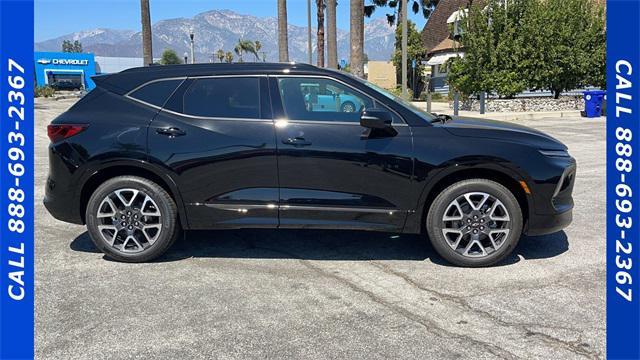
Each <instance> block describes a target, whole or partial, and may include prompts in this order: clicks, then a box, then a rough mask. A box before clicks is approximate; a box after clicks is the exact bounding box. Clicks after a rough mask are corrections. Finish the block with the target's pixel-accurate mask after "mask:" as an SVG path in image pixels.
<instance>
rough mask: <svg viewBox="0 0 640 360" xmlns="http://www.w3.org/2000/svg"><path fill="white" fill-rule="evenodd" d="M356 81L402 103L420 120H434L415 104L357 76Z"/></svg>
mask: <svg viewBox="0 0 640 360" xmlns="http://www.w3.org/2000/svg"><path fill="white" fill-rule="evenodd" d="M352 77H353V78H354V79H356V80H358V81H360V82H362V83H363V84H365V85H367V86H368V87H370V88H371V89H373V90H375V91H376V92H377V93H379V94H381V95H384V96H386V97H388V98H389V99H391V100H393V101H395V102H397V103H400V105H403V106H404V107H405V108H407V110H410V111H411V112H413V113H414V114H416V115H418V116H419V117H420V118H422V119H424V120H426V121H429V122H430V121H431V120H433V119H434V116H433V115H431V114H429V113H428V112H427V111H426V109H421V108H419V107H418V106H416V105H414V104H413V103H411V102H410V101H407V100H405V99H403V98H401V97H399V96H395V95H393V94H392V93H390V92H389V91H388V90H385V89H383V88H381V87H380V86H378V85H376V84H373V83H370V82H368V81H366V80H363V79H360V78H358V77H356V76H352Z"/></svg>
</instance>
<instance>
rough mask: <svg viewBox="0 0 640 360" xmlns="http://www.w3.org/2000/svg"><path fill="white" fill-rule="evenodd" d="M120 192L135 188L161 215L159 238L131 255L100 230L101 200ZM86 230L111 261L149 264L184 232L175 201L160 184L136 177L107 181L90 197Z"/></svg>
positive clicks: (119, 177)
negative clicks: (113, 244)
mask: <svg viewBox="0 0 640 360" xmlns="http://www.w3.org/2000/svg"><path fill="white" fill-rule="evenodd" d="M119 189H136V190H140V191H143V192H144V193H145V194H146V195H148V196H149V197H150V198H151V199H152V200H153V201H154V202H155V204H157V207H158V209H157V210H159V212H160V214H161V215H160V219H159V224H161V230H160V231H159V235H157V239H156V240H155V242H153V244H152V245H150V246H149V247H148V248H144V250H141V251H139V252H135V253H128V252H122V251H120V250H119V249H117V248H115V247H112V246H111V245H110V244H109V243H108V242H107V241H106V240H105V239H103V236H102V235H101V234H100V231H99V230H98V225H100V221H101V220H99V219H98V217H97V213H98V211H99V207H100V205H101V203H102V200H103V199H105V197H106V196H107V195H109V194H111V193H113V192H114V191H117V190H119ZM86 223H87V230H88V232H89V236H90V237H91V240H92V241H93V243H94V244H95V245H96V247H97V248H98V249H99V250H100V251H102V252H103V253H104V254H105V255H107V256H108V257H109V258H111V259H114V260H117V261H122V262H131V263H136V262H146V261H150V260H153V259H155V258H157V257H159V256H160V255H162V254H163V253H165V252H166V251H167V250H168V249H169V248H170V247H171V245H173V243H174V242H175V241H176V239H177V238H178V237H179V235H180V232H181V227H180V222H179V221H178V211H177V207H176V203H175V201H173V199H172V198H171V196H170V195H169V194H168V193H167V192H166V191H165V190H164V189H163V188H162V187H161V186H159V185H158V184H156V183H154V182H153V181H150V180H147V179H145V178H141V177H137V176H118V177H115V178H112V179H109V180H107V181H105V182H104V183H103V184H102V185H100V186H99V187H98V188H97V189H96V190H95V191H94V192H93V194H92V195H91V198H90V199H89V202H88V204H87V209H86Z"/></svg>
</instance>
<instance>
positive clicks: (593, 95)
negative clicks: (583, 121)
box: [584, 90, 606, 118]
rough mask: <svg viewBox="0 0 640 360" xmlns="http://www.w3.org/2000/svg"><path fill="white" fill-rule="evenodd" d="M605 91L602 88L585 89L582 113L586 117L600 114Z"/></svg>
mask: <svg viewBox="0 0 640 360" xmlns="http://www.w3.org/2000/svg"><path fill="white" fill-rule="evenodd" d="M605 94H606V92H605V91H604V90H587V91H585V92H584V113H585V116H586V117H588V118H595V117H600V116H601V115H602V102H603V100H604V96H605Z"/></svg>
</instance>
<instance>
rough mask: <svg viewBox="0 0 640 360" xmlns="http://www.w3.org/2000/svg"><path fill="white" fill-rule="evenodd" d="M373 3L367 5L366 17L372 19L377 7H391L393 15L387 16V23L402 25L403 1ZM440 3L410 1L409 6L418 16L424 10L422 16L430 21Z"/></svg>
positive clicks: (429, 0) (436, 1)
mask: <svg viewBox="0 0 640 360" xmlns="http://www.w3.org/2000/svg"><path fill="white" fill-rule="evenodd" d="M371 2H372V4H371V5H367V6H365V7H364V15H365V16H366V17H371V15H372V14H373V13H374V12H375V10H376V7H387V6H389V8H391V10H392V11H391V13H389V14H387V22H389V25H394V24H395V25H400V23H401V22H402V1H394V0H371ZM439 2H440V0H408V4H407V6H409V4H411V11H412V12H413V13H414V14H417V13H418V12H419V11H420V10H422V16H423V17H424V18H425V19H428V18H429V16H431V13H432V12H433V10H435V8H436V6H437V5H438V3H439ZM407 13H408V11H407Z"/></svg>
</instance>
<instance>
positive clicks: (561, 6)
mask: <svg viewBox="0 0 640 360" xmlns="http://www.w3.org/2000/svg"><path fill="white" fill-rule="evenodd" d="M508 4H509V6H508V8H506V7H505V6H503V5H504V2H503V1H500V0H489V1H487V2H486V3H485V4H483V5H486V8H485V7H482V8H481V7H480V6H479V5H477V4H476V5H473V6H472V7H471V9H470V11H469V14H468V16H467V17H466V18H465V19H463V20H462V24H461V27H462V38H461V43H462V46H463V50H464V58H455V59H452V60H450V62H449V66H450V71H449V75H448V81H449V84H450V85H451V87H452V88H453V89H455V90H457V91H460V92H461V93H463V94H466V95H471V94H474V93H478V92H481V91H487V92H492V93H497V94H498V95H500V96H503V97H513V96H515V95H516V94H518V93H520V92H521V91H523V90H525V89H532V90H550V91H552V92H553V95H554V97H555V98H558V97H559V96H560V94H561V93H562V92H563V91H566V90H573V89H577V88H580V87H582V86H586V85H593V86H598V87H604V86H605V63H606V61H605V56H606V50H605V44H606V43H605V40H606V30H605V23H604V9H603V8H602V6H600V5H597V4H595V3H594V2H591V1H584V0H510V1H509V3H508Z"/></svg>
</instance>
